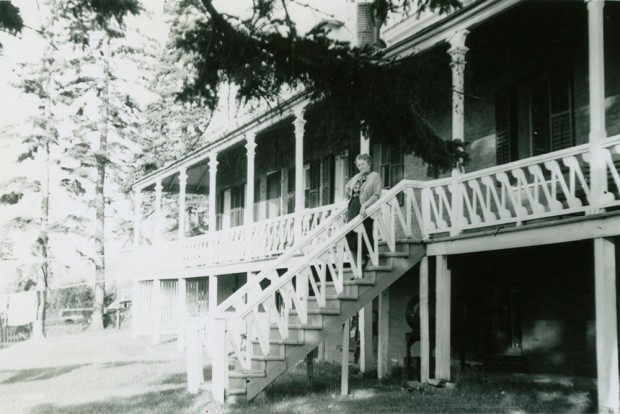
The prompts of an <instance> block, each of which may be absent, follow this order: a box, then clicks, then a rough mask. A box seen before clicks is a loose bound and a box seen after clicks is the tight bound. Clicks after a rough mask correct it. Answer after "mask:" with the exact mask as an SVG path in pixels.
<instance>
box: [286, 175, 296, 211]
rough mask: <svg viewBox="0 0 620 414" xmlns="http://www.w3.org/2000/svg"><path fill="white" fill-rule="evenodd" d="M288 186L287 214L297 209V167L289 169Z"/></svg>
mask: <svg viewBox="0 0 620 414" xmlns="http://www.w3.org/2000/svg"><path fill="white" fill-rule="evenodd" d="M286 187H287V188H286V193H287V198H286V212H287V214H290V213H293V212H294V211H295V167H291V168H289V169H288V177H287V185H286Z"/></svg>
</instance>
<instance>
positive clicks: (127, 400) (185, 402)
mask: <svg viewBox="0 0 620 414" xmlns="http://www.w3.org/2000/svg"><path fill="white" fill-rule="evenodd" d="M194 398H195V397H194V396H191V395H189V394H188V393H187V392H186V391H185V389H175V390H167V391H161V392H150V393H146V394H141V395H135V396H131V397H122V398H121V397H116V398H107V399H106V400H102V401H94V402H89V403H84V404H76V405H64V406H63V405H56V404H40V405H37V406H35V407H34V408H33V409H32V410H31V411H30V412H31V413H33V414H44V413H45V414H48V413H52V414H82V413H98V414H106V413H110V414H112V413H114V414H117V413H138V414H140V413H149V414H153V413H158V414H159V413H180V412H183V411H184V410H187V409H188V408H190V407H192V406H193V405H194Z"/></svg>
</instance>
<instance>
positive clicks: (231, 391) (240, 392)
mask: <svg viewBox="0 0 620 414" xmlns="http://www.w3.org/2000/svg"><path fill="white" fill-rule="evenodd" d="M226 395H245V388H229V389H227V390H226Z"/></svg>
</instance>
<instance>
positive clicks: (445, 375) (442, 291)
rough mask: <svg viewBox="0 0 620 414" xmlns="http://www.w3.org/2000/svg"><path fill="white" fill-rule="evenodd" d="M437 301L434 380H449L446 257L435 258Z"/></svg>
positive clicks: (448, 317)
mask: <svg viewBox="0 0 620 414" xmlns="http://www.w3.org/2000/svg"><path fill="white" fill-rule="evenodd" d="M436 259H437V264H436V266H437V270H436V278H437V288H436V292H437V293H436V294H437V300H436V302H435V303H436V304H437V305H436V306H437V309H436V310H435V314H436V315H437V316H436V322H435V331H436V333H435V335H436V338H435V379H437V380H447V381H449V380H450V297H451V292H450V290H451V279H452V278H451V274H450V269H448V257H447V256H443V255H442V256H437V258H436Z"/></svg>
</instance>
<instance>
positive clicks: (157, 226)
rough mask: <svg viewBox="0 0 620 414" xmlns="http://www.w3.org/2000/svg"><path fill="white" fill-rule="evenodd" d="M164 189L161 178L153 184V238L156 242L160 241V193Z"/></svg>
mask: <svg viewBox="0 0 620 414" xmlns="http://www.w3.org/2000/svg"><path fill="white" fill-rule="evenodd" d="M163 189H164V187H163V186H162V185H161V178H160V179H158V180H157V182H156V183H155V237H154V239H155V240H156V241H158V242H159V241H161V239H162V236H163V234H162V214H161V193H162V190H163Z"/></svg>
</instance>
